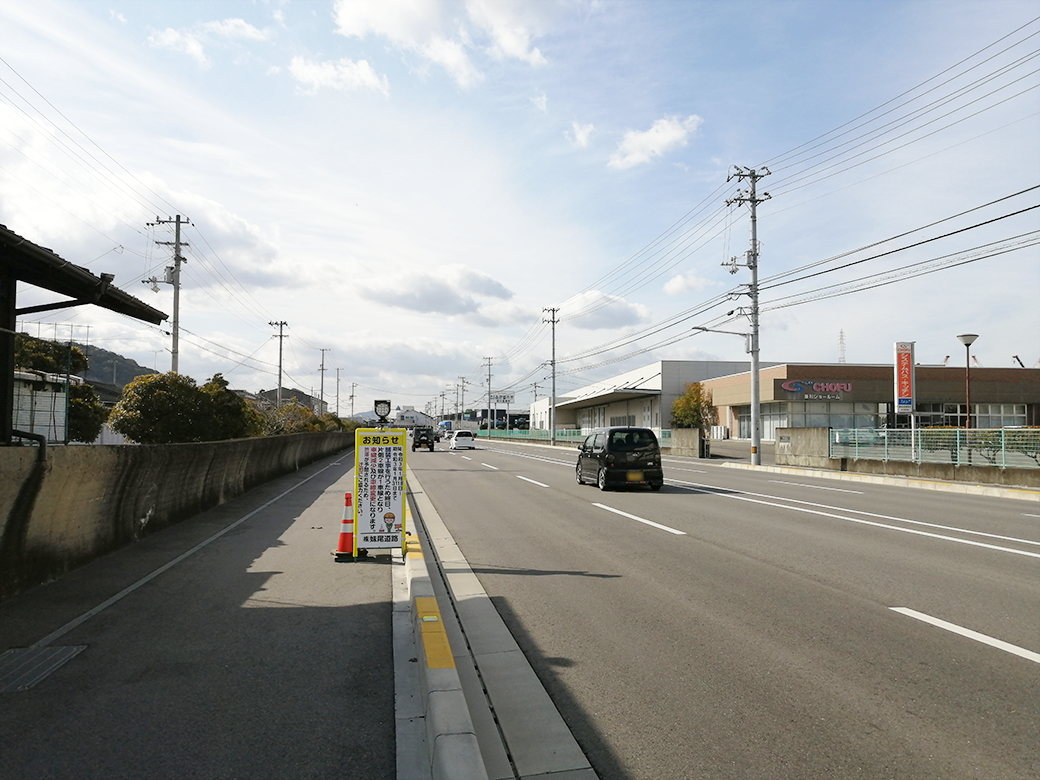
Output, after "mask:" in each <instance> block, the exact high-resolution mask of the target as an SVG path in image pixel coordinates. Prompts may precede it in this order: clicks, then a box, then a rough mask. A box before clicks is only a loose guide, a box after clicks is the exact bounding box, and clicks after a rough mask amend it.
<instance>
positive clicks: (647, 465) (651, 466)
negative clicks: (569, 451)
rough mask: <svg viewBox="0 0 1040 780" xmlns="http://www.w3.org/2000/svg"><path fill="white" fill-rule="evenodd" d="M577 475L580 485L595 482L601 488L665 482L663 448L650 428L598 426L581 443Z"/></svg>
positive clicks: (656, 486) (655, 487)
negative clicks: (662, 459) (662, 461)
mask: <svg viewBox="0 0 1040 780" xmlns="http://www.w3.org/2000/svg"><path fill="white" fill-rule="evenodd" d="M578 449H579V450H580V452H579V453H578V465H577V466H576V467H575V470H574V476H575V478H576V479H577V480H578V484H579V485H584V484H586V482H594V483H595V484H596V485H597V486H598V487H599V489H600V490H608V489H609V488H612V487H620V486H622V485H649V486H650V489H651V490H660V489H661V486H662V485H663V484H664V471H663V470H662V469H661V447H660V445H659V444H658V443H657V436H656V435H654V432H653V431H652V430H650V429H649V428H627V427H618V428H596V429H595V430H593V431H592V433H590V434H589V435H588V436H586V437H585V441H583V442H582V443H581V444H579V445H578Z"/></svg>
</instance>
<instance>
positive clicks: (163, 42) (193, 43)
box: [148, 27, 209, 68]
mask: <svg viewBox="0 0 1040 780" xmlns="http://www.w3.org/2000/svg"><path fill="white" fill-rule="evenodd" d="M148 43H150V44H151V45H152V46H154V47H155V48H157V49H170V50H171V51H181V52H184V53H185V54H187V55H188V56H189V57H191V58H192V59H193V60H195V62H196V63H198V66H199V67H200V68H208V67H209V60H208V59H207V58H206V52H205V51H203V49H202V41H200V40H199V38H198V37H197V36H195V35H192V34H190V33H182V32H180V31H179V30H174V29H173V28H172V27H167V28H166V29H165V30H163V31H162V32H159V33H156V34H155V35H149V36H148Z"/></svg>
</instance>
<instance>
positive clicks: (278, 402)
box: [267, 322, 289, 409]
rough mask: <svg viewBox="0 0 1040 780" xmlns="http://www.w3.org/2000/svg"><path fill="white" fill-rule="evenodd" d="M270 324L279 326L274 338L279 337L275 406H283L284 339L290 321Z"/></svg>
mask: <svg viewBox="0 0 1040 780" xmlns="http://www.w3.org/2000/svg"><path fill="white" fill-rule="evenodd" d="M267 324H268V325H270V326H272V327H274V328H278V335H277V336H275V337H274V338H276V339H278V389H277V390H275V403H274V405H275V408H276V409H281V408H282V339H284V338H285V333H284V332H283V331H284V328H285V326H286V325H288V324H289V323H288V322H269V323H267Z"/></svg>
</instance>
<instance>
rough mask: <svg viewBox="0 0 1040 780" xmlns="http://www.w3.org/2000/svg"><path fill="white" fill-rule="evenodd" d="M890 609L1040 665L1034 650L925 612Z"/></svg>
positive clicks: (1038, 655)
mask: <svg viewBox="0 0 1040 780" xmlns="http://www.w3.org/2000/svg"><path fill="white" fill-rule="evenodd" d="M889 609H891V610H892V611H893V612H898V613H899V614H900V615H906V616H907V617H912V618H915V619H917V620H920V621H923V622H925V623H930V624H932V625H933V626H938V627H939V628H944V629H946V630H947V631H952V632H953V633H955V634H960V635H961V636H966V637H967V638H968V639H974V640H975V641H976V642H982V643H983V644H984V645H989V646H991V647H996V648H998V649H1000V650H1003V651H1005V652H1008V653H1012V654H1014V655H1017V656H1020V657H1022V658H1025V659H1026V660H1027V661H1032V662H1033V663H1035V664H1040V653H1034V652H1033V651H1032V650H1026V649H1025V648H1024V647H1019V646H1018V645H1013V644H1011V643H1009V642H1005V641H1003V640H1001V639H994V638H993V637H991V636H987V635H986V634H980V633H979V632H978V631H972V630H971V629H970V628H964V627H963V626H958V625H957V624H956V623H947V622H946V621H945V620H940V619H939V618H935V617H932V616H931V615H926V614H924V613H923V612H917V611H915V610H912V609H907V608H906V607H889Z"/></svg>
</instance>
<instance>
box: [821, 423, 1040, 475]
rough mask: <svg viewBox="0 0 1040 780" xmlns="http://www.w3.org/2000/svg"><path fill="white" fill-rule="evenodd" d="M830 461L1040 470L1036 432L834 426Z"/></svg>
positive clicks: (1038, 432) (1039, 431) (1039, 439)
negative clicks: (834, 459)
mask: <svg viewBox="0 0 1040 780" xmlns="http://www.w3.org/2000/svg"><path fill="white" fill-rule="evenodd" d="M830 456H831V457H832V458H861V459H864V460H898V461H906V462H910V463H953V464H955V465H958V466H971V465H974V466H1000V467H1002V468H1016V469H1037V468H1040V428H972V429H965V428H918V429H916V430H913V431H911V430H909V429H902V428H899V429H892V428H834V429H831V440H830Z"/></svg>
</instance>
